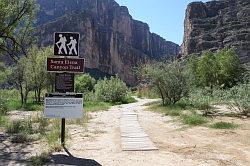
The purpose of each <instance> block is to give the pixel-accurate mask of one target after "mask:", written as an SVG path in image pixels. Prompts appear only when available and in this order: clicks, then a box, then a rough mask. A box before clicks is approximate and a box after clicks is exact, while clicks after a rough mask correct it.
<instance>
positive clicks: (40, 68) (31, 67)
mask: <svg viewBox="0 0 250 166" xmlns="http://www.w3.org/2000/svg"><path fill="white" fill-rule="evenodd" d="M52 54H53V53H52V48H51V47H47V48H41V49H39V48H37V47H35V46H33V47H31V48H30V49H29V51H28V55H27V57H26V65H25V67H24V68H25V69H24V75H25V76H26V77H27V79H28V82H29V83H30V86H31V87H32V89H34V91H35V99H36V101H37V102H41V91H42V89H43V88H45V87H46V85H47V80H48V79H49V78H50V76H49V73H48V72H47V71H46V69H45V66H46V58H47V57H48V56H51V55H52Z"/></svg>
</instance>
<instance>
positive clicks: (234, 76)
mask: <svg viewBox="0 0 250 166" xmlns="http://www.w3.org/2000/svg"><path fill="white" fill-rule="evenodd" d="M215 56H216V61H217V63H218V67H219V71H218V83H219V85H220V86H222V87H233V86H234V85H236V84H237V82H240V81H241V80H242V77H243V72H244V69H243V67H242V65H241V63H240V59H239V57H238V56H237V54H236V52H235V50H234V49H232V48H231V49H227V48H225V49H222V50H220V51H218V52H217V53H216V54H215Z"/></svg>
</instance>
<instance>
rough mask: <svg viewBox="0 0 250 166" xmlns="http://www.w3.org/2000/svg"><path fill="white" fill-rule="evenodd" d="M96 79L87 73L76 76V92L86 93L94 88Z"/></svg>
mask: <svg viewBox="0 0 250 166" xmlns="http://www.w3.org/2000/svg"><path fill="white" fill-rule="evenodd" d="M95 83H96V80H95V79H94V78H93V77H91V76H90V75H89V74H83V75H81V76H78V77H77V78H76V81H75V90H76V92H78V93H87V92H90V91H92V90H93V89H94V86H95Z"/></svg>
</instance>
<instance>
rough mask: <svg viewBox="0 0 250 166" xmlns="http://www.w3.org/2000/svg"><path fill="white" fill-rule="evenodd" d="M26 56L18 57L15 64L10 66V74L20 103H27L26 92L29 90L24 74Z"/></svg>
mask: <svg viewBox="0 0 250 166" xmlns="http://www.w3.org/2000/svg"><path fill="white" fill-rule="evenodd" d="M26 62H27V60H26V57H22V58H20V59H19V61H18V62H17V64H16V65H15V66H14V67H13V68H12V76H11V78H12V79H13V83H14V85H15V86H16V87H17V88H18V90H19V93H20V96H21V103H22V105H24V104H26V103H27V98H28V94H29V92H30V90H31V87H30V83H29V82H28V80H29V79H28V78H27V75H25V66H26Z"/></svg>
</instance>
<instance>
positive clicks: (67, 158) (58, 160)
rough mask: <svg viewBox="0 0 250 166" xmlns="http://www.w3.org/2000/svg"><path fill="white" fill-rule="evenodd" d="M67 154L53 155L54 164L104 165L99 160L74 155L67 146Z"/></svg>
mask: <svg viewBox="0 0 250 166" xmlns="http://www.w3.org/2000/svg"><path fill="white" fill-rule="evenodd" d="M63 148H64V150H65V152H66V153H67V154H68V155H65V154H56V155H52V156H51V160H52V161H53V164H63V165H76V166H102V165H101V164H99V163H98V162H97V161H95V160H92V159H85V158H78V157H74V156H73V155H72V154H71V153H70V152H69V151H68V149H67V148H66V147H63Z"/></svg>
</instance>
